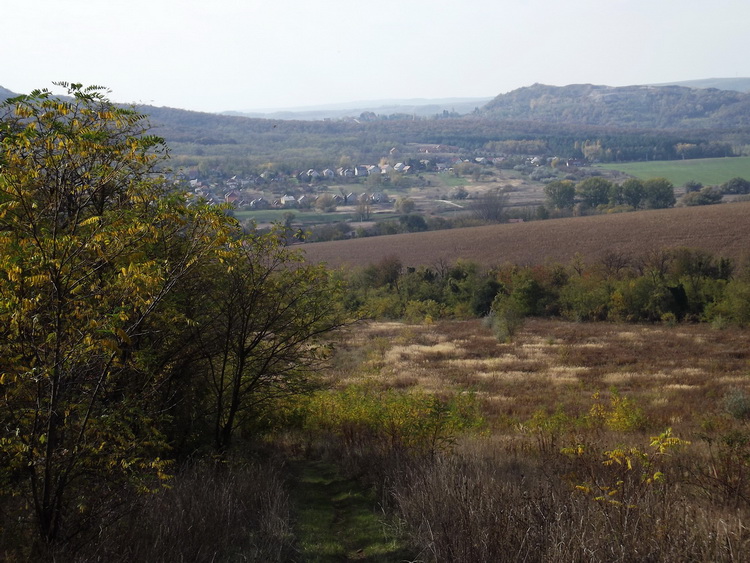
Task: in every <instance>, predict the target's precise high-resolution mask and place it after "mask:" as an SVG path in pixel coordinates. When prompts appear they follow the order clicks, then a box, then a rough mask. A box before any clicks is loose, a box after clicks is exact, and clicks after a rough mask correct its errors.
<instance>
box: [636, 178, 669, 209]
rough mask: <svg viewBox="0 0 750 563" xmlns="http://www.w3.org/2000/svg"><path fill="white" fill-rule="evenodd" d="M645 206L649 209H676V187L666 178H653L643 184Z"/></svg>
mask: <svg viewBox="0 0 750 563" xmlns="http://www.w3.org/2000/svg"><path fill="white" fill-rule="evenodd" d="M643 189H644V191H645V198H644V202H645V206H646V208H648V209H666V208H667V207H674V204H675V203H676V201H677V200H676V199H675V196H674V185H673V184H672V182H670V181H669V180H667V179H666V178H651V179H649V180H646V181H645V182H644V183H643Z"/></svg>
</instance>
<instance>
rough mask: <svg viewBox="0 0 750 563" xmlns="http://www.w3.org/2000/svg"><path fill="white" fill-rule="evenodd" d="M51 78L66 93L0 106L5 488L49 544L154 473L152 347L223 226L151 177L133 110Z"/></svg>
mask: <svg viewBox="0 0 750 563" xmlns="http://www.w3.org/2000/svg"><path fill="white" fill-rule="evenodd" d="M61 86H63V87H65V88H67V93H68V95H69V96H70V97H71V98H70V99H61V98H56V97H54V96H52V95H51V93H50V92H49V91H47V90H35V91H34V92H32V93H31V94H30V95H28V96H20V97H17V98H13V99H11V100H8V101H7V102H6V103H4V104H3V106H2V112H1V114H0V126H1V127H2V129H0V139H2V149H1V152H0V165H1V167H0V387H1V388H2V397H1V398H0V401H2V408H0V425H2V428H3V438H2V440H0V487H3V488H4V491H3V492H4V493H11V494H13V495H21V496H22V497H24V498H25V499H26V502H27V505H28V506H29V507H30V510H31V511H32V513H33V516H34V517H35V520H36V524H37V528H38V531H39V534H40V536H41V537H42V538H43V539H44V540H45V541H46V542H55V541H58V540H62V539H66V538H70V537H73V536H75V535H77V534H79V533H81V532H83V531H85V528H86V525H87V523H88V522H90V521H92V520H93V519H94V518H96V517H99V516H100V515H101V514H102V513H104V512H106V511H107V510H110V509H112V507H113V506H115V505H116V504H117V503H118V499H119V496H120V494H121V493H122V491H125V490H128V489H132V488H137V489H144V488H148V487H150V486H152V485H151V484H150V483H153V481H152V479H155V478H158V477H159V476H163V474H164V473H163V472H164V470H165V464H164V462H163V461H161V459H160V457H159V452H160V450H161V446H162V445H163V441H164V440H163V436H162V434H161V432H160V425H159V423H160V417H161V416H162V415H161V414H160V404H159V401H160V396H159V388H160V385H161V384H162V383H163V382H164V380H165V378H166V377H167V371H166V370H165V369H158V367H157V366H156V365H155V364H154V363H153V361H152V358H153V354H152V351H153V349H154V348H152V346H153V343H154V342H156V341H158V340H159V339H160V338H161V337H160V334H161V329H162V328H163V327H164V326H168V325H170V324H176V323H180V322H181V318H182V317H181V316H180V315H179V313H178V312H177V311H175V310H174V309H172V308H171V303H170V297H171V295H172V294H173V293H174V292H175V290H176V288H177V287H178V286H179V284H180V283H181V282H182V281H183V280H184V279H185V278H186V276H187V275H188V274H189V273H190V272H191V271H192V270H193V269H194V268H195V267H196V265H197V264H198V263H200V262H201V261H202V260H203V259H204V258H206V257H207V256H209V255H210V254H212V253H213V252H214V251H215V250H216V249H217V248H218V247H219V246H220V245H222V244H223V243H224V241H225V240H226V235H227V233H228V225H229V224H230V223H232V220H231V219H229V218H228V217H227V216H226V215H225V214H224V213H223V212H221V211H220V210H211V209H209V208H207V207H204V206H203V205H201V204H200V203H196V204H195V205H190V206H189V205H188V202H187V201H186V199H185V198H184V197H182V196H181V195H179V194H175V193H172V191H171V186H170V184H169V183H168V182H166V180H165V179H164V178H163V177H161V176H157V175H155V172H156V171H157V166H158V165H159V164H160V162H161V160H162V158H163V156H164V154H165V146H164V144H163V142H162V140H161V139H159V138H158V137H155V136H151V135H147V134H146V133H147V129H148V124H147V123H146V121H145V118H144V116H143V115H141V114H139V113H137V112H135V111H133V110H130V109H123V108H120V107H117V106H115V105H113V104H112V103H110V102H109V101H108V100H107V99H106V97H105V93H104V92H103V91H102V90H103V89H102V88H100V87H89V88H83V87H82V86H81V85H79V84H64V83H63V84H61Z"/></svg>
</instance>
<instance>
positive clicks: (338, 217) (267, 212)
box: [234, 209, 355, 225]
mask: <svg viewBox="0 0 750 563" xmlns="http://www.w3.org/2000/svg"><path fill="white" fill-rule="evenodd" d="M285 213H292V214H294V220H293V223H294V224H303V225H320V224H323V223H337V222H339V221H347V220H353V219H354V218H355V214H354V213H322V212H319V211H315V210H313V211H308V210H303V209H264V210H258V211H244V210H243V211H239V210H235V212H234V216H235V217H236V218H237V219H238V220H239V221H246V220H248V219H254V220H255V222H256V223H260V224H262V223H283V222H284V214H285Z"/></svg>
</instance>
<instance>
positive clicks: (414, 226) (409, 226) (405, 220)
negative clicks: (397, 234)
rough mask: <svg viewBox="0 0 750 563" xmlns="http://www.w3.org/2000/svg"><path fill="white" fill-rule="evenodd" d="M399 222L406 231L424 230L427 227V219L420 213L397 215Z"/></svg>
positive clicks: (416, 231)
mask: <svg viewBox="0 0 750 563" xmlns="http://www.w3.org/2000/svg"><path fill="white" fill-rule="evenodd" d="M399 223H401V225H403V227H404V228H405V229H406V231H407V232H410V233H418V232H421V231H426V230H427V229H428V226H427V221H425V218H424V217H423V216H422V215H418V214H416V213H411V214H409V215H402V216H401V217H399Z"/></svg>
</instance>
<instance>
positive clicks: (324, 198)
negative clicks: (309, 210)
mask: <svg viewBox="0 0 750 563" xmlns="http://www.w3.org/2000/svg"><path fill="white" fill-rule="evenodd" d="M315 209H318V210H319V211H324V212H325V213H332V212H334V211H336V200H335V199H334V197H333V196H332V195H331V194H323V195H321V196H320V197H318V199H316V200H315Z"/></svg>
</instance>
